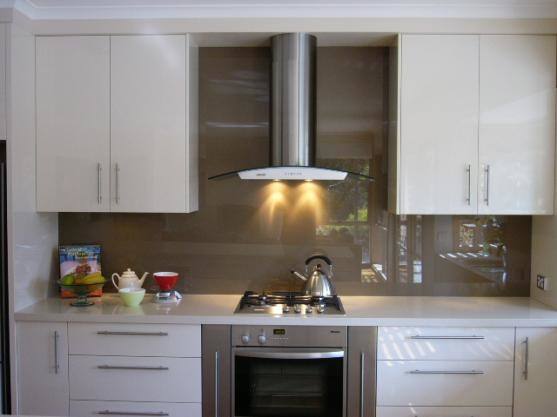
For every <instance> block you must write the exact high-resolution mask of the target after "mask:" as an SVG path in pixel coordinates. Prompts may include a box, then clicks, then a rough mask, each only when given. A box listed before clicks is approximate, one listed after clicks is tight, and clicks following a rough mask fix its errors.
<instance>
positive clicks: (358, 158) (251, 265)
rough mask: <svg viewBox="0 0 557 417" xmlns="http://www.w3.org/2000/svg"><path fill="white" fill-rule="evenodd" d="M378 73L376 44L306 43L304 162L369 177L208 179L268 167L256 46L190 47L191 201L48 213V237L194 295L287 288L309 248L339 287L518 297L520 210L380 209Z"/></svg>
mask: <svg viewBox="0 0 557 417" xmlns="http://www.w3.org/2000/svg"><path fill="white" fill-rule="evenodd" d="M388 73H389V71H388V56H387V50H386V49H384V48H319V49H318V80H317V83H318V84H317V85H318V88H317V91H318V100H317V102H318V108H317V121H318V126H317V131H318V138H317V152H318V155H317V157H318V164H319V165H322V166H329V167H335V168H341V169H342V168H344V169H348V170H350V171H356V172H362V173H369V174H370V175H372V176H374V177H375V178H376V181H375V182H374V183H372V184H369V183H366V182H358V181H354V180H348V181H346V182H342V183H338V184H332V183H318V182H312V183H306V182H279V183H274V182H260V181H240V180H239V179H237V178H230V179H226V180H215V181H208V180H207V179H206V178H207V177H208V176H211V175H215V174H219V173H222V172H226V171H233V170H237V169H242V168H250V167H260V166H265V165H266V164H267V163H268V159H269V134H268V133H269V97H270V51H269V49H268V48H201V49H200V86H199V87H200V89H199V91H200V112H199V117H200V120H199V124H200V210H199V211H198V212H196V213H193V214H116V213H114V214H91V213H86V214H83V213H81V214H77V213H61V214H60V216H59V227H60V243H61V244H71V243H100V244H102V246H103V258H102V262H103V271H104V273H105V275H107V276H109V275H110V274H112V273H113V272H121V271H123V270H124V269H125V268H127V267H131V268H133V269H134V270H136V271H137V272H138V273H142V272H143V271H149V272H154V271H161V270H172V271H176V272H179V273H180V274H181V275H182V280H181V283H180V286H181V288H183V289H184V290H185V291H187V292H196V293H240V292H243V291H244V290H246V289H253V290H257V291H259V290H262V289H266V288H271V289H272V288H275V289H277V288H281V289H282V288H284V289H286V288H288V289H294V288H299V287H300V286H301V284H302V282H301V281H299V280H297V279H296V278H293V277H292V276H291V274H290V272H289V271H290V270H291V269H292V268H296V269H302V267H303V260H304V259H305V257H307V256H309V255H310V254H312V253H314V252H316V251H319V252H325V253H326V254H328V255H329V256H330V257H331V258H332V259H333V261H334V263H335V271H334V272H335V276H334V281H335V283H336V286H337V289H338V291H339V293H340V294H341V295H342V294H345V295H348V294H350V295H361V294H368V295H466V296H467V295H490V296H506V295H517V296H527V295H529V279H530V275H529V269H530V267H529V265H530V235H531V233H530V230H531V218H530V217H518V216H516V217H501V216H497V217H474V216H394V215H392V214H389V213H388V212H387V211H386V207H387V178H386V176H387V149H386V145H387V140H386V128H387V120H388V114H387V109H388V103H387V91H386V86H387V84H388V79H387V77H388ZM153 285H154V283H153V281H152V280H149V282H148V284H147V287H152V286H153ZM110 287H111V285H107V289H110Z"/></svg>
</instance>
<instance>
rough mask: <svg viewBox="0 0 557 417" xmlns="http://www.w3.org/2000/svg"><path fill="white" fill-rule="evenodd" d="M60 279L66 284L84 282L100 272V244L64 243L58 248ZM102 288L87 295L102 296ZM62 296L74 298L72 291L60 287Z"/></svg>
mask: <svg viewBox="0 0 557 417" xmlns="http://www.w3.org/2000/svg"><path fill="white" fill-rule="evenodd" d="M58 252H59V256H60V281H62V282H63V283H65V284H67V285H74V284H85V283H86V282H87V278H88V277H92V276H94V275H98V274H101V245H64V246H60V247H59V249H58ZM102 293H103V291H102V288H101V289H99V290H96V291H93V292H92V293H90V294H89V297H100V296H102ZM60 295H61V297H62V298H75V297H76V295H75V294H74V293H73V291H68V290H64V289H61V290H60Z"/></svg>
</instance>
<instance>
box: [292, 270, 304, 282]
mask: <svg viewBox="0 0 557 417" xmlns="http://www.w3.org/2000/svg"><path fill="white" fill-rule="evenodd" d="M290 272H291V273H292V274H293V275H295V276H297V277H298V278H300V279H301V280H302V281H307V280H308V279H307V277H306V276H305V275H304V274H300V273H299V272H298V271H294V270H293V269H291V270H290Z"/></svg>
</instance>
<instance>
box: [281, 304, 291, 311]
mask: <svg viewBox="0 0 557 417" xmlns="http://www.w3.org/2000/svg"><path fill="white" fill-rule="evenodd" d="M282 312H283V313H290V306H289V305H288V304H285V305H284V306H283V307H282Z"/></svg>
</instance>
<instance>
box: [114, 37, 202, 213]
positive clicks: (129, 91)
mask: <svg viewBox="0 0 557 417" xmlns="http://www.w3.org/2000/svg"><path fill="white" fill-rule="evenodd" d="M187 42H188V39H187V37H186V36H185V35H164V36H114V37H112V38H111V85H112V87H111V116H112V118H111V150H112V154H111V155H112V178H113V180H112V199H111V209H112V211H119V212H166V213H169V212H181V213H183V212H187V211H191V210H190V205H189V203H190V202H189V197H190V196H189V193H188V190H187V188H188V184H187V181H188V180H189V178H188V175H187V172H188V169H189V168H191V166H189V164H188V162H189V160H188V158H189V154H188V153H189V151H190V150H191V149H190V148H189V145H190V144H189V142H188V140H189V137H188V135H189V128H190V127H189V126H188V124H189V122H190V121H189V120H188V117H187V114H188V111H189V109H188V107H189V106H188V105H189V103H188V102H187V98H188V87H189V83H188V81H189V78H188V77H189V73H188V61H189V58H190V56H189V54H188V52H189V48H188V45H187ZM195 158H197V155H195Z"/></svg>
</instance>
